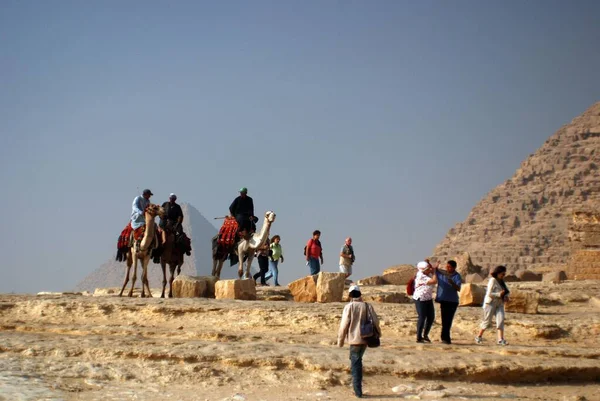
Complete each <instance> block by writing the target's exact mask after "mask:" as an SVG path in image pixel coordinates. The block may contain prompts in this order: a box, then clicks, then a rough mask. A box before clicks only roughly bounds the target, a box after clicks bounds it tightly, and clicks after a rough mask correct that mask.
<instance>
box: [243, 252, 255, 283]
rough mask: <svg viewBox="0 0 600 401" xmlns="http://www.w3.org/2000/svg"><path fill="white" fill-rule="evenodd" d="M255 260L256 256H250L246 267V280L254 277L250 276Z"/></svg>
mask: <svg viewBox="0 0 600 401" xmlns="http://www.w3.org/2000/svg"><path fill="white" fill-rule="evenodd" d="M253 259H254V255H252V254H250V255H248V264H247V265H246V277H245V278H251V277H252V276H250V267H251V266H252V260H253Z"/></svg>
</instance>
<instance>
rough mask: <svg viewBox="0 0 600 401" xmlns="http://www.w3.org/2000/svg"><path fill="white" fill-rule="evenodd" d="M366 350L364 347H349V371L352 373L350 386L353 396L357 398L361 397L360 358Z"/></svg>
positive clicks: (361, 372)
mask: <svg viewBox="0 0 600 401" xmlns="http://www.w3.org/2000/svg"><path fill="white" fill-rule="evenodd" d="M366 349H367V346H366V345H351V346H350V370H351V371H352V386H353V387H354V394H355V395H356V396H357V397H362V377H363V365H362V357H363V355H364V354H365V351H366Z"/></svg>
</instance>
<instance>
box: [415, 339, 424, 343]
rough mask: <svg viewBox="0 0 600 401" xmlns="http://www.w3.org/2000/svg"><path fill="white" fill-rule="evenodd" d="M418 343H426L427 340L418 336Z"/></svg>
mask: <svg viewBox="0 0 600 401" xmlns="http://www.w3.org/2000/svg"><path fill="white" fill-rule="evenodd" d="M417 342H418V343H424V342H425V341H424V340H423V339H422V338H417Z"/></svg>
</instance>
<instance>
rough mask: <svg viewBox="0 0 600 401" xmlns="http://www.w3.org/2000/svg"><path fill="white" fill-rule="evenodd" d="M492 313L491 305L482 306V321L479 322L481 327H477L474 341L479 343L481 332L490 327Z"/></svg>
mask: <svg viewBox="0 0 600 401" xmlns="http://www.w3.org/2000/svg"><path fill="white" fill-rule="evenodd" d="M494 312H495V310H494V307H493V306H492V304H491V303H489V304H485V305H484V306H483V319H482V320H481V325H480V326H479V328H480V330H479V334H478V335H477V337H476V338H475V340H477V339H479V342H481V337H482V336H483V332H484V331H485V329H487V328H488V327H490V326H491V325H492V316H494Z"/></svg>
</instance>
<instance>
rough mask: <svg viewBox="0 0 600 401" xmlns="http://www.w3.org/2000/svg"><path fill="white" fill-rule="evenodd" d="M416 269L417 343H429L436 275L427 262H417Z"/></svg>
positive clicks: (433, 317)
mask: <svg viewBox="0 0 600 401" xmlns="http://www.w3.org/2000/svg"><path fill="white" fill-rule="evenodd" d="M438 264H439V263H438ZM417 269H418V270H419V271H418V272H417V276H416V277H415V293H414V294H413V299H414V300H415V306H416V308H417V315H418V319H417V342H418V343H424V342H425V343H430V342H431V340H430V339H429V330H431V325H432V324H433V320H434V319H435V309H434V308H433V286H434V285H435V284H437V275H436V274H434V273H435V268H434V267H433V266H431V265H430V264H429V262H425V261H423V262H419V263H418V264H417Z"/></svg>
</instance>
